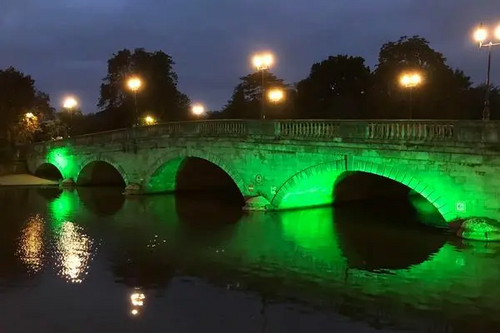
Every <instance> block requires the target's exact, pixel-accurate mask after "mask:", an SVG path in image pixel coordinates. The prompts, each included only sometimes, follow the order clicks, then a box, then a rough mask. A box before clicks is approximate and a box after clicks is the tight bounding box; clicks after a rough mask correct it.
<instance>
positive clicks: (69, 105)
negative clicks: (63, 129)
mask: <svg viewBox="0 0 500 333" xmlns="http://www.w3.org/2000/svg"><path fill="white" fill-rule="evenodd" d="M62 107H63V109H64V110H66V111H67V112H68V114H69V126H68V127H69V128H68V130H69V131H68V132H70V133H68V134H72V133H71V132H72V126H73V111H74V110H75V109H76V108H77V107H78V100H77V99H76V98H75V97H74V96H66V97H65V98H64V100H63V103H62Z"/></svg>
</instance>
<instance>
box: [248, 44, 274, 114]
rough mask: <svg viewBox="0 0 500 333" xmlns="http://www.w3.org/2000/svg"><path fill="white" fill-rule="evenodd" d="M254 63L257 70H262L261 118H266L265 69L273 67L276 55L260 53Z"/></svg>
mask: <svg viewBox="0 0 500 333" xmlns="http://www.w3.org/2000/svg"><path fill="white" fill-rule="evenodd" d="M252 63H253V66H254V67H255V69H256V70H257V71H260V72H261V75H262V76H261V79H262V82H261V100H260V102H261V105H260V119H266V114H265V110H264V100H265V97H264V94H265V89H264V84H265V71H266V70H268V69H269V68H271V66H272V65H273V64H274V56H273V55H272V54H271V53H258V54H256V55H254V56H253V58H252Z"/></svg>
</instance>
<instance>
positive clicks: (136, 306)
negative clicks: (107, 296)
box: [130, 289, 146, 316]
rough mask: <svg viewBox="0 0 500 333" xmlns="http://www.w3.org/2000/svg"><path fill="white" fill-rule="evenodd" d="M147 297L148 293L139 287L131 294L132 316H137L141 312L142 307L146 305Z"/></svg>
mask: <svg viewBox="0 0 500 333" xmlns="http://www.w3.org/2000/svg"><path fill="white" fill-rule="evenodd" d="M145 299H146V295H145V294H144V293H143V292H142V291H141V290H139V289H135V290H134V291H133V292H132V293H131V294H130V304H131V307H132V309H131V310H130V314H131V315H132V316H137V315H139V313H140V308H141V307H143V306H144V300H145Z"/></svg>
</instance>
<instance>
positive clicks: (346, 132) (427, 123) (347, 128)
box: [34, 119, 500, 151]
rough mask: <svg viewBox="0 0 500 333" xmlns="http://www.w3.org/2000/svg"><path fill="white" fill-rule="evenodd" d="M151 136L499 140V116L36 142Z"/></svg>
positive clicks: (230, 127) (235, 123)
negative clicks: (489, 119)
mask: <svg viewBox="0 0 500 333" xmlns="http://www.w3.org/2000/svg"><path fill="white" fill-rule="evenodd" d="M151 137H235V138H242V139H245V138H247V137H255V138H263V139H264V138H272V139H284V140H308V139H309V140H317V139H321V140H325V139H327V140H328V139H331V140H337V141H346V142H353V141H362V142H366V141H367V140H368V141H373V142H415V143H422V142H429V143H432V142H435V143H437V142H444V143H446V142H450V143H451V142H453V143H463V144H473V143H489V144H498V143H500V122H497V121H490V122H483V121H455V120H449V121H445V120H317V119H314V120H308V119H304V120H302V119H297V120H267V121H259V120H207V121H190V122H171V123H163V124H158V125H154V126H141V127H135V128H128V129H119V130H114V131H107V132H99V133H92V134H86V135H81V136H76V137H73V138H70V139H66V140H58V141H50V142H45V143H44V142H40V143H36V144H34V148H35V150H38V151H41V150H43V149H45V148H44V147H45V146H46V145H47V144H48V145H49V146H51V147H54V146H60V145H65V144H67V143H70V144H72V145H77V146H79V145H99V144H106V143H114V142H123V141H133V140H140V139H147V138H151Z"/></svg>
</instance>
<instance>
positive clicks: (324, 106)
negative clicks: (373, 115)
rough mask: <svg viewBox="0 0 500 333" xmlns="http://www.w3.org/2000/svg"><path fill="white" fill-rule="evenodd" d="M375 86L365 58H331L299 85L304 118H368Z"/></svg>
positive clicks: (314, 66) (339, 56)
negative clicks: (367, 102) (369, 95)
mask: <svg viewBox="0 0 500 333" xmlns="http://www.w3.org/2000/svg"><path fill="white" fill-rule="evenodd" d="M371 84H372V74H371V72H370V68H369V67H368V66H366V65H365V59H363V58H362V57H351V56H347V55H338V56H335V57H333V56H330V57H328V59H326V60H323V61H322V62H320V63H315V64H314V65H312V67H311V72H310V74H309V76H308V77H307V78H306V79H304V80H302V81H300V82H299V83H298V84H297V108H298V113H299V117H300V118H360V117H365V116H366V114H365V112H366V107H367V105H366V96H367V93H368V91H369V89H370V87H371Z"/></svg>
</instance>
